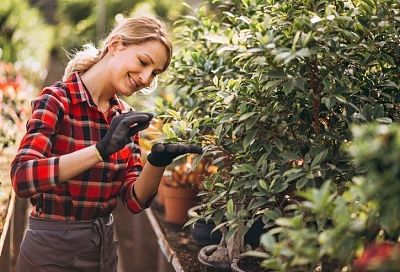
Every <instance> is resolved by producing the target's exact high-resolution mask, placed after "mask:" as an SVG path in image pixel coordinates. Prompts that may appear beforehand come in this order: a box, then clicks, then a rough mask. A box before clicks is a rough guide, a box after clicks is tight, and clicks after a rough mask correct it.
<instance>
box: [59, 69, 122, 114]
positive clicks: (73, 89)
mask: <svg viewBox="0 0 400 272" xmlns="http://www.w3.org/2000/svg"><path fill="white" fill-rule="evenodd" d="M65 85H66V86H67V89H68V90H69V93H70V95H71V103H72V104H78V103H82V102H85V101H86V102H87V103H88V104H89V106H91V107H97V106H96V104H95V103H94V102H93V99H92V96H91V95H90V93H89V91H88V90H87V89H86V88H85V86H84V85H83V82H82V80H81V78H80V76H79V74H78V72H74V73H72V74H71V75H70V76H69V77H68V79H67V80H66V81H65ZM109 102H110V107H111V108H112V109H113V110H115V111H120V112H121V111H122V110H123V108H124V107H123V106H122V103H121V101H120V100H119V99H118V97H117V96H116V95H113V96H112V97H111V99H110V101H109Z"/></svg>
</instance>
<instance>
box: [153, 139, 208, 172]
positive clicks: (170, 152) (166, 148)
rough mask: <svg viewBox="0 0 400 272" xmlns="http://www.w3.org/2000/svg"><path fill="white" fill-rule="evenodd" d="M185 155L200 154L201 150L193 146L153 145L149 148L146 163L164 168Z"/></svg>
mask: <svg viewBox="0 0 400 272" xmlns="http://www.w3.org/2000/svg"><path fill="white" fill-rule="evenodd" d="M187 153H194V154H201V153H203V149H202V148H201V147H199V146H194V145H183V144H155V145H153V146H152V148H151V153H150V154H149V156H148V157H147V161H148V162H149V163H150V164H151V165H154V166H158V167H165V166H167V165H169V164H170V163H171V162H172V161H173V160H174V159H175V158H176V157H178V156H180V155H184V154H187Z"/></svg>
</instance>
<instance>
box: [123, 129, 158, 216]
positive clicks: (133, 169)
mask: <svg viewBox="0 0 400 272" xmlns="http://www.w3.org/2000/svg"><path fill="white" fill-rule="evenodd" d="M140 155H141V151H140V148H139V136H138V134H137V135H135V136H134V145H132V155H131V156H130V158H129V160H128V164H127V169H126V173H125V177H124V181H123V182H122V186H121V189H120V191H119V196H120V198H121V199H122V202H123V203H124V204H125V206H126V207H127V208H128V209H129V210H130V211H131V212H132V213H139V212H141V211H143V210H144V209H146V208H148V207H150V204H151V202H152V201H153V199H154V197H152V198H150V200H148V201H147V203H145V204H144V205H143V206H141V205H140V204H139V202H138V201H137V199H136V196H135V190H134V186H135V182H136V180H137V178H138V177H139V175H140V173H141V172H142V169H143V166H142V161H141V159H140Z"/></svg>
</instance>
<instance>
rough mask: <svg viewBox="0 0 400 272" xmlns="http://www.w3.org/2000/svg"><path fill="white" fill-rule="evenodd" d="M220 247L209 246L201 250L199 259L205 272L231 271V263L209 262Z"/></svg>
mask: <svg viewBox="0 0 400 272" xmlns="http://www.w3.org/2000/svg"><path fill="white" fill-rule="evenodd" d="M217 248H218V245H209V246H205V247H203V248H201V249H200V251H199V254H198V255H197V259H198V260H199V262H200V263H201V265H202V268H203V271H204V272H228V271H232V270H231V263H230V262H212V261H209V260H208V256H210V255H211V254H212V253H213V252H214V251H215V250H217Z"/></svg>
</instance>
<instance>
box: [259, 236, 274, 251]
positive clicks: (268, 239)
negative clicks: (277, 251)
mask: <svg viewBox="0 0 400 272" xmlns="http://www.w3.org/2000/svg"><path fill="white" fill-rule="evenodd" d="M275 243H276V240H275V238H274V236H272V235H271V234H269V233H264V234H263V235H261V238H260V244H261V245H262V246H263V247H265V248H266V249H269V250H271V251H272V250H273V248H274V245H275Z"/></svg>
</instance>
